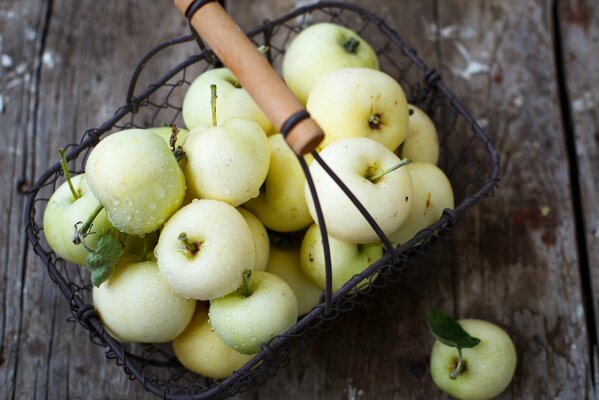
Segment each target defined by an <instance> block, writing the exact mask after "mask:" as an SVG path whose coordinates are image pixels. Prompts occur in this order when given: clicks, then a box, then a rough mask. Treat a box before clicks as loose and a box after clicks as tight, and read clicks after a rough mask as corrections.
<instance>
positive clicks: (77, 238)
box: [73, 204, 104, 251]
mask: <svg viewBox="0 0 599 400" xmlns="http://www.w3.org/2000/svg"><path fill="white" fill-rule="evenodd" d="M103 209H104V206H103V205H102V204H99V205H98V206H97V207H96V209H95V210H94V211H93V212H92V213H91V214H90V216H89V217H87V221H85V222H84V223H83V225H81V227H80V228H79V229H75V233H74V234H73V243H75V244H83V247H85V248H86V249H87V250H89V251H91V250H90V249H89V248H88V247H87V246H86V245H85V242H84V241H83V239H84V238H85V237H86V236H87V235H89V233H90V232H89V230H90V229H91V227H92V224H93V223H94V220H95V219H96V217H97V216H98V214H100V211H102V210H103ZM80 223H81V222H78V223H77V224H80ZM76 227H77V225H75V228H76Z"/></svg>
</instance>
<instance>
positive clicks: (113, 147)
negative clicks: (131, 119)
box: [85, 129, 186, 235]
mask: <svg viewBox="0 0 599 400" xmlns="http://www.w3.org/2000/svg"><path fill="white" fill-rule="evenodd" d="M85 174H86V177H87V182H88V184H89V187H90V188H91V190H92V192H93V193H94V196H95V197H96V198H97V199H98V201H99V202H100V204H102V206H104V209H105V210H106V212H107V214H108V219H109V220H110V222H111V223H112V225H113V226H114V227H116V228H117V229H118V230H119V231H121V232H125V233H129V234H132V235H143V234H145V233H149V232H153V231H155V230H157V229H159V228H160V227H161V226H162V225H163V224H164V222H165V221H166V220H167V219H168V218H169V217H170V216H171V215H172V214H173V213H174V212H175V211H176V210H178V209H179V207H180V206H181V204H182V202H183V197H184V196H185V189H186V186H185V177H184V175H183V172H182V171H181V168H180V167H179V165H178V164H177V160H176V159H175V157H174V155H173V153H172V152H171V149H170V148H169V146H168V145H167V144H166V143H165V142H164V140H162V139H161V138H160V136H158V135H157V134H155V133H153V132H151V131H149V130H145V129H127V130H123V131H120V132H116V133H113V134H112V135H110V136H108V137H106V138H104V139H102V140H101V141H100V143H98V145H96V147H94V148H93V150H92V151H91V153H90V154H89V158H88V159H87V163H86V165H85Z"/></svg>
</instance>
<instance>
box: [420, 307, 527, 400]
mask: <svg viewBox="0 0 599 400" xmlns="http://www.w3.org/2000/svg"><path fill="white" fill-rule="evenodd" d="M426 319H427V324H428V325H429V328H430V329H431V332H432V333H433V335H434V336H435V337H436V338H437V340H436V341H435V344H434V345H433V349H432V352H431V360H430V369H431V375H432V378H433V381H434V382H435V384H436V385H437V386H438V387H439V388H440V389H441V390H443V391H445V392H447V393H448V394H450V395H451V396H453V397H456V398H458V399H461V400H487V399H491V398H493V397H495V396H498V395H499V394H500V393H501V392H503V391H504V390H505V388H506V387H507V386H508V385H509V383H510V381H511V380H512V377H513V376H514V372H515V370H516V363H517V355H516V348H515V346H514V343H513V342H512V339H511V338H510V337H509V335H508V334H507V333H506V332H505V331H504V330H503V329H502V328H500V327H499V326H497V325H495V324H493V323H490V322H487V321H483V320H478V319H463V320H460V321H457V322H456V321H455V320H454V319H453V318H451V317H450V316H448V315H446V314H443V313H441V312H439V311H436V310H428V311H427V314H426ZM470 335H472V336H470Z"/></svg>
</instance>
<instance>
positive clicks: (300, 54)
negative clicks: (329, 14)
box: [283, 22, 379, 104]
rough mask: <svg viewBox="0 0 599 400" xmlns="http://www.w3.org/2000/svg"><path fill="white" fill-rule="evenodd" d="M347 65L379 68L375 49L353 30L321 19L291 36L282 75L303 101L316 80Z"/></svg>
mask: <svg viewBox="0 0 599 400" xmlns="http://www.w3.org/2000/svg"><path fill="white" fill-rule="evenodd" d="M348 67H365V68H373V69H379V62H378V57H377V55H376V53H375V51H374V49H373V48H372V47H371V46H370V45H369V44H368V43H367V42H366V41H365V40H364V39H362V38H361V37H360V36H359V35H358V34H357V33H356V32H354V31H353V30H351V29H349V28H346V27H344V26H341V25H337V24H334V23H329V22H323V23H318V24H314V25H311V26H309V27H307V28H305V29H304V30H302V31H301V32H300V33H299V34H298V35H297V36H296V37H294V38H293V40H292V41H291V43H289V46H287V50H286V51H285V57H284V58H283V78H284V79H285V82H286V83H287V85H288V86H289V88H290V89H291V91H292V92H293V93H294V94H295V95H296V97H297V98H298V99H299V100H300V101H301V102H302V103H304V104H306V100H307V98H308V94H309V93H310V91H311V90H312V87H313V86H314V85H315V84H316V82H318V80H319V79H320V78H321V77H322V76H324V75H326V74H327V73H329V72H331V71H333V70H336V69H339V68H348Z"/></svg>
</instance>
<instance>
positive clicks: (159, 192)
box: [154, 186, 166, 200]
mask: <svg viewBox="0 0 599 400" xmlns="http://www.w3.org/2000/svg"><path fill="white" fill-rule="evenodd" d="M154 194H155V195H156V198H157V199H158V200H162V199H164V197H165V196H166V191H165V190H164V188H163V187H162V186H158V187H157V188H156V190H155V192H154Z"/></svg>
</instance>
